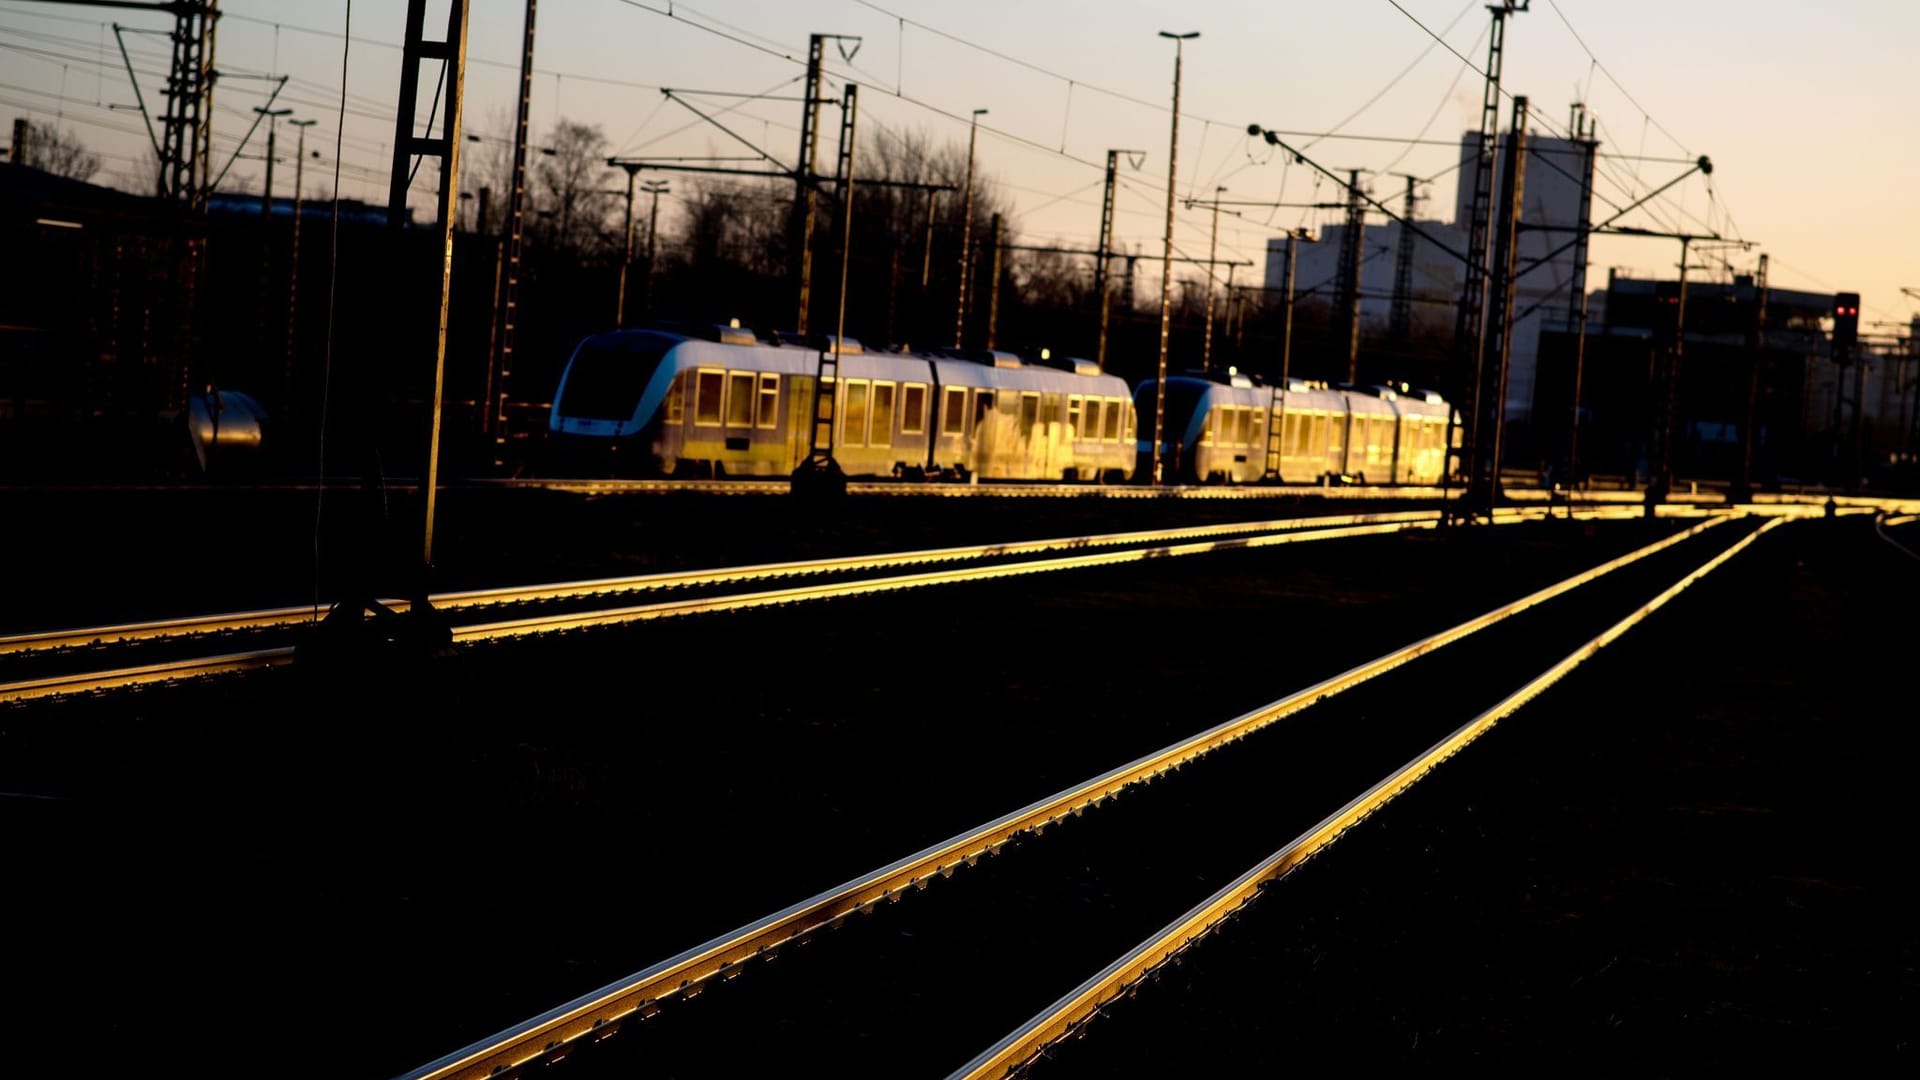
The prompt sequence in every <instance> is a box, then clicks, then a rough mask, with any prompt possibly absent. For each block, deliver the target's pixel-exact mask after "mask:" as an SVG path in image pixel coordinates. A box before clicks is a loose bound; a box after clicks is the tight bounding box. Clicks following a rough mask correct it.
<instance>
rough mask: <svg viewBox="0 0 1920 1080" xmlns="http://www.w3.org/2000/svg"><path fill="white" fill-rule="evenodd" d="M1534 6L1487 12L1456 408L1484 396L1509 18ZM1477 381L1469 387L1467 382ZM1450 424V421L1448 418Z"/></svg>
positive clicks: (1517, 2) (1472, 466) (1473, 467)
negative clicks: (1490, 245)
mask: <svg viewBox="0 0 1920 1080" xmlns="http://www.w3.org/2000/svg"><path fill="white" fill-rule="evenodd" d="M1530 2H1531V0H1499V3H1490V4H1488V5H1487V10H1488V11H1489V12H1491V13H1492V15H1493V26H1492V30H1491V32H1490V33H1489V35H1488V38H1487V77H1486V81H1485V83H1484V84H1483V88H1482V92H1481V98H1480V138H1479V142H1478V144H1477V145H1476V147H1475V154H1474V162H1473V200H1472V202H1471V203H1469V204H1468V205H1469V209H1468V226H1467V265H1466V272H1465V274H1464V277H1465V281H1464V282H1463V283H1462V288H1461V291H1460V311H1459V315H1458V317H1457V318H1456V320H1455V322H1454V329H1453V346H1454V354H1455V356H1456V357H1458V359H1457V361H1456V365H1457V367H1458V368H1459V370H1460V374H1459V375H1458V376H1456V380H1455V386H1456V387H1457V388H1459V392H1456V393H1455V394H1454V395H1453V398H1454V400H1455V402H1456V403H1458V402H1460V401H1464V400H1465V399H1466V398H1468V397H1470V396H1472V395H1473V394H1477V393H1478V390H1479V386H1478V383H1479V365H1480V362H1481V358H1482V353H1483V342H1484V340H1485V338H1484V334H1485V331H1486V323H1485V321H1484V320H1485V304H1486V288H1487V276H1488V269H1487V234H1488V232H1489V231H1490V222H1491V216H1492V212H1493V165H1494V160H1495V158H1494V150H1495V147H1496V145H1497V144H1498V142H1499V137H1500V68H1501V64H1502V62H1503V59H1504V54H1505V51H1506V37H1507V16H1508V15H1511V14H1513V13H1514V12H1517V11H1525V10H1527V5H1528V4H1529V3H1530ZM1469 378H1471V379H1472V380H1473V381H1472V383H1471V384H1469V383H1468V379H1469ZM1449 418H1450V419H1451V416H1450V417H1449ZM1477 421H1478V417H1477V415H1472V414H1470V415H1469V416H1468V417H1467V423H1468V425H1469V430H1468V431H1467V432H1466V438H1465V439H1464V440H1462V445H1463V447H1464V456H1465V458H1466V460H1465V461H1463V462H1462V463H1461V465H1462V467H1463V471H1465V472H1466V473H1467V475H1468V478H1469V482H1470V483H1471V482H1473V479H1474V478H1475V477H1476V476H1477V475H1478V466H1477V464H1476V463H1475V462H1474V461H1473V454H1474V453H1475V450H1476V447H1477V444H1478V438H1479V437H1478V433H1477V432H1475V431H1474V430H1472V428H1471V425H1473V424H1475V423H1477ZM1453 434H1454V432H1453V427H1452V425H1451V424H1450V425H1449V427H1448V431H1447V453H1448V456H1449V458H1451V457H1452V454H1453V450H1452V447H1453V444H1454V438H1453ZM1452 473H1453V469H1452V468H1451V466H1450V465H1449V467H1447V468H1443V469H1442V470H1441V481H1440V483H1441V497H1442V499H1443V500H1444V499H1446V498H1447V495H1448V490H1447V489H1448V486H1449V480H1450V478H1451V476H1452Z"/></svg>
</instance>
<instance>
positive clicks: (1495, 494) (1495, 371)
mask: <svg viewBox="0 0 1920 1080" xmlns="http://www.w3.org/2000/svg"><path fill="white" fill-rule="evenodd" d="M1504 154H1505V158H1504V160H1503V161H1502V163H1501V169H1500V201H1501V210H1500V217H1499V219H1498V221H1497V222H1496V224H1497V227H1498V230H1499V231H1498V232H1497V233H1496V234H1495V237H1494V251H1493V285H1492V288H1491V289H1490V290H1489V294H1488V295H1489V299H1491V300H1492V301H1493V304H1492V311H1491V313H1490V314H1491V318H1490V319H1489V320H1488V326H1487V331H1486V334H1485V336H1484V338H1483V339H1482V349H1481V357H1480V362H1479V363H1478V364H1477V365H1476V366H1475V369H1474V386H1473V406H1474V421H1473V434H1474V436H1475V437H1476V438H1477V439H1478V440H1479V445H1477V446H1475V447H1474V449H1473V455H1474V456H1473V461H1474V472H1473V479H1472V487H1471V489H1470V490H1471V491H1472V492H1473V493H1474V496H1475V497H1474V499H1473V502H1474V505H1475V506H1476V508H1477V509H1479V510H1481V511H1484V512H1485V513H1487V514H1488V515H1491V514H1492V513H1493V505H1494V503H1495V502H1496V501H1498V499H1499V497H1500V455H1501V450H1502V446H1501V443H1502V436H1503V435H1504V433H1505V428H1506V416H1507V368H1508V362H1509V360H1511V358H1512V355H1513V297H1514V284H1515V280H1516V278H1517V277H1518V273H1517V271H1518V268H1519V258H1520V212H1521V207H1522V206H1523V205H1524V204H1523V202H1522V198H1521V193H1522V192H1523V190H1524V189H1525V187H1526V173H1527V99H1526V97H1524V96H1522V95H1515V96H1514V99H1513V121H1512V124H1511V127H1510V128H1509V130H1508V132H1507V145H1506V146H1505V148H1504Z"/></svg>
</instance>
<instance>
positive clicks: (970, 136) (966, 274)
mask: <svg viewBox="0 0 1920 1080" xmlns="http://www.w3.org/2000/svg"><path fill="white" fill-rule="evenodd" d="M986 112H987V110H985V109H975V110H973V120H972V122H971V123H970V124H969V126H968V130H967V187H966V194H965V195H964V196H963V197H962V199H961V206H960V299H959V303H958V304H956V305H955V308H956V312H955V315H954V319H953V347H954V348H956V349H960V348H965V347H966V336H967V283H968V279H969V278H971V277H972V276H973V148H974V143H975V142H976V141H977V139H978V138H979V135H980V118H981V117H982V116H985V115H986Z"/></svg>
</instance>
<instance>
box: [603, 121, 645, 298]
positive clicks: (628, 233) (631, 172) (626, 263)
mask: <svg viewBox="0 0 1920 1080" xmlns="http://www.w3.org/2000/svg"><path fill="white" fill-rule="evenodd" d="M607 164H609V165H617V166H619V167H620V168H621V169H622V170H623V171H625V172H626V174H627V216H626V225H625V227H624V228H622V229H621V234H622V236H623V237H625V241H624V244H623V246H622V247H621V250H620V288H619V292H618V293H617V294H616V295H615V297H614V301H613V325H614V328H615V329H620V328H622V327H624V326H626V325H627V268H628V267H631V266H632V265H633V183H634V178H635V177H636V176H638V175H639V174H640V165H639V163H638V162H633V161H620V160H617V159H615V158H608V159H607Z"/></svg>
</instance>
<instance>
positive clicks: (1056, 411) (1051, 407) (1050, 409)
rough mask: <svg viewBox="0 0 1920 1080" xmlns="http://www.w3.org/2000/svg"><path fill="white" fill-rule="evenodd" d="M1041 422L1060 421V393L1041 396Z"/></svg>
mask: <svg viewBox="0 0 1920 1080" xmlns="http://www.w3.org/2000/svg"><path fill="white" fill-rule="evenodd" d="M1040 422H1041V423H1043V424H1057V423H1059V422H1060V395H1059V394H1042V395H1041V396H1040Z"/></svg>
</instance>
